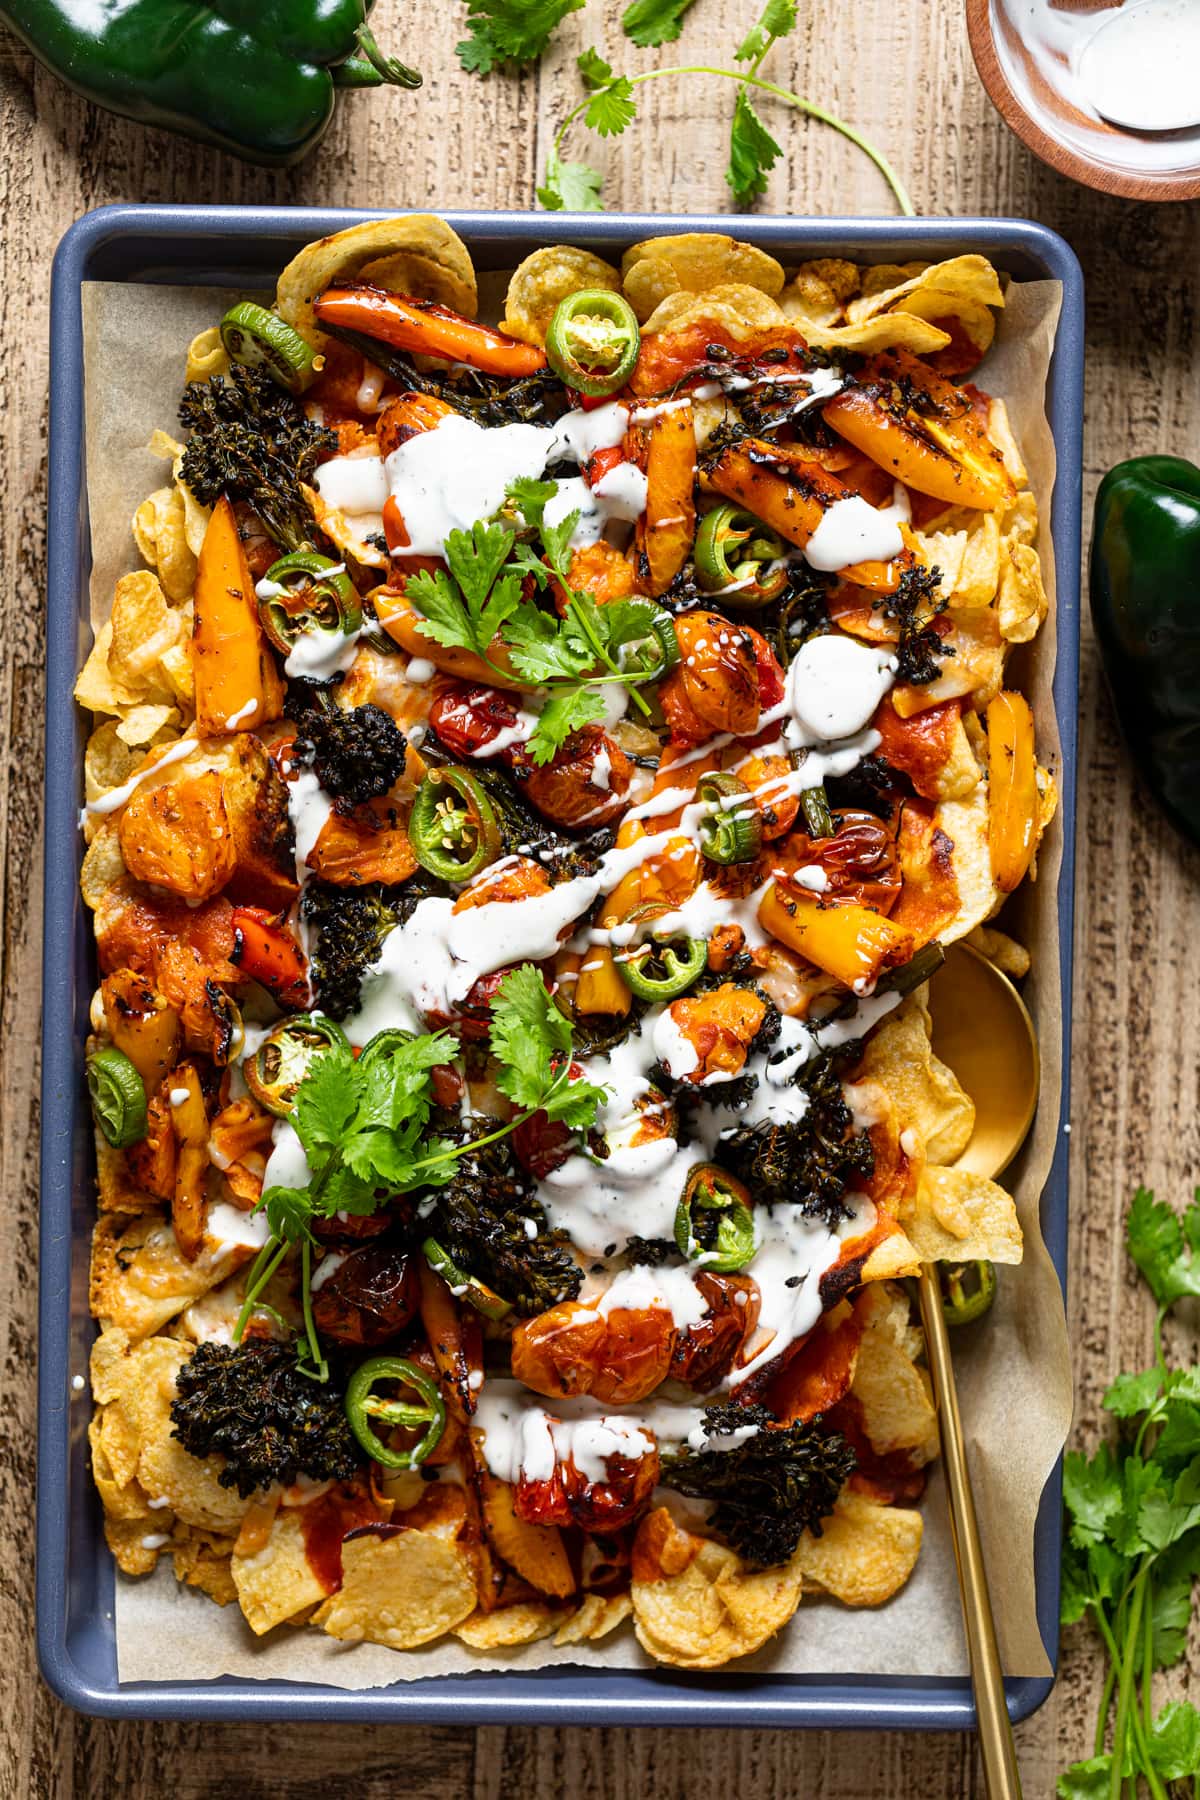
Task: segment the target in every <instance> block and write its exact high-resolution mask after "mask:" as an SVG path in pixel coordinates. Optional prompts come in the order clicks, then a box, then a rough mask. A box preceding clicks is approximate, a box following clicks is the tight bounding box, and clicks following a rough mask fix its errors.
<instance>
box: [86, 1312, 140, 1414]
mask: <svg viewBox="0 0 1200 1800" xmlns="http://www.w3.org/2000/svg"><path fill="white" fill-rule="evenodd" d="M132 1341H133V1340H132V1339H131V1338H130V1336H129V1333H128V1332H127V1331H121V1330H120V1329H119V1328H118V1327H116V1326H112V1327H107V1326H106V1327H105V1328H104V1329H103V1330H102V1331H101V1332H100V1333H99V1335H98V1336H97V1337H96V1338H94V1339H93V1341H92V1349H91V1355H90V1358H89V1374H90V1377H91V1384H92V1398H93V1399H94V1400H95V1401H97V1402H98V1403H99V1404H100V1405H104V1404H106V1403H107V1402H108V1401H109V1400H116V1399H117V1398H118V1396H119V1395H120V1392H121V1384H122V1382H123V1381H124V1379H125V1358H126V1356H127V1355H128V1352H129V1346H130V1344H131V1343H132Z"/></svg>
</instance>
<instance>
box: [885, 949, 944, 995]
mask: <svg viewBox="0 0 1200 1800" xmlns="http://www.w3.org/2000/svg"><path fill="white" fill-rule="evenodd" d="M945 960H946V952H945V950H944V949H943V947H942V945H941V944H939V943H938V942H937V940H936V938H935V939H934V941H933V942H932V943H930V944H922V945H921V948H920V949H919V950H918V951H917V952H916V954H915V956H911V957H910V958H909V960H908V961H907V962H906V963H902V964H901V965H900V967H899V968H898V969H886V970H885V971H884V973H883V974H882V975H881V976H880V977H879V980H878V981H877V982H876V983H875V992H876V993H877V994H911V993H912V991H913V989H914V988H919V987H920V985H921V983H922V982H923V981H928V980H929V978H930V976H932V975H936V974H937V972H938V970H939V969H940V968H941V966H942V964H943V963H944V962H945Z"/></svg>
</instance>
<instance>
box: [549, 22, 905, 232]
mask: <svg viewBox="0 0 1200 1800" xmlns="http://www.w3.org/2000/svg"><path fill="white" fill-rule="evenodd" d="M689 4H690V0H633V3H632V4H631V5H630V6H629V7H627V8H626V11H625V13H624V14H623V16H622V21H621V22H622V24H623V26H624V28H625V31H626V33H627V35H628V36H629V37H630V38H632V40H633V42H634V43H635V44H639V45H648V44H662V43H667V42H670V41H672V40H673V39H675V38H677V37H678V36H679V33H680V30H681V27H682V22H683V16H684V14H685V13H686V12H687V10H688V5H689ZM797 5H798V0H766V5H765V6H764V7H763V10H762V12H761V13H760V14H759V16H758V18H757V19H756V21H755V23H754V24H753V25H752V26H751V28H750V30H749V31H748V32H747V33H746V35H745V36H744V37H743V39H742V41H741V42H740V43H739V44H738V46H737V48H736V50H735V51H734V52H733V61H734V62H735V63H738V64H744V65H746V66H745V67H741V68H719V67H714V66H712V65H710V64H707V63H686V64H683V65H681V66H679V67H674V68H667V69H648V70H646V71H645V72H644V73H642V74H641V75H618V74H617V73H616V71H615V70H614V69H613V67H612V65H611V64H610V63H608V62H606V61H605V59H604V57H603V56H601V55H600V53H599V52H598V51H597V50H594V49H588V50H585V51H584V52H583V55H582V56H580V57H578V58H577V61H576V66H577V68H578V70H579V73H580V76H581V78H582V80H583V84H584V86H585V87H586V88H587V89H588V95H587V98H586V99H584V100H582V101H580V103H579V105H578V106H576V107H574V108H573V110H572V111H571V112H569V113H568V114H567V117H566V118H565V120H564V121H563V123H562V125H561V127H560V128H559V130H558V132H557V133H556V134H555V138H554V141H553V143H552V145H551V147H550V150H549V153H548V155H547V158H546V173H545V178H544V180H543V182H542V185H541V186H540V187H539V188H538V191H537V194H538V199H539V200H540V201H541V203H542V205H543V206H545V207H546V208H548V209H549V210H550V211H552V212H561V211H574V212H601V211H602V210H603V202H602V200H601V198H600V190H601V186H602V177H601V176H600V174H599V172H598V171H597V170H596V169H593V168H592V167H591V166H590V165H589V164H587V163H584V162H570V161H568V160H567V159H566V158H565V157H564V156H563V153H562V152H563V142H564V140H565V138H566V135H567V132H568V131H569V129H570V128H571V126H572V125H573V124H574V123H575V121H576V119H578V118H580V117H582V118H583V121H584V124H585V125H587V126H588V128H589V129H590V130H592V131H595V132H598V133H599V134H600V136H601V137H613V136H616V135H617V134H619V133H620V132H622V131H624V130H625V129H626V128H627V127H628V126H629V125H630V124H631V123H632V122H633V119H634V117H635V114H636V105H637V103H636V100H635V97H634V89H635V88H636V87H639V86H640V85H641V83H642V82H644V81H658V80H661V79H662V78H663V77H665V76H682V75H715V76H719V77H721V78H722V79H724V80H726V81H736V82H737V84H738V90H737V97H736V99H735V101H734V107H733V118H732V120H731V123H730V130H729V163H728V167H727V168H726V171H725V179H726V181H727V182H728V184H729V187H730V190H731V192H732V194H733V199H734V204H735V205H736V206H737V207H738V208H739V209H741V210H745V209H746V208H748V207H749V206H751V205H752V204H753V202H754V201H755V200H756V199H757V198H758V197H759V195H760V194H762V193H763V192H764V190H765V188H766V184H767V176H768V174H769V173H770V171H771V169H772V168H773V167H774V165H775V163H776V162H778V160H779V158H780V157H781V156H782V154H783V151H782V148H781V146H780V145H779V144H778V143H777V142H776V140H775V139H774V138H773V137H772V135H771V133H770V132H769V131H768V129H767V127H766V125H765V124H764V123H763V120H762V118H761V117H760V116H759V113H758V112H757V110H756V108H755V106H754V104H753V101H752V99H751V92H752V90H753V91H757V92H759V93H764V94H771V95H773V96H774V97H775V98H776V99H777V100H782V101H783V102H784V103H785V104H786V105H788V106H794V107H796V108H797V109H798V110H799V111H800V112H803V113H806V114H807V115H808V116H809V117H810V118H813V119H818V120H820V122H821V123H822V124H824V125H829V126H831V127H832V128H833V130H835V131H838V132H840V133H841V134H842V136H843V137H845V138H848V139H849V140H850V142H851V143H853V144H856V145H857V146H858V148H859V149H860V150H862V151H863V152H864V153H865V154H866V155H867V156H869V157H870V159H871V161H872V162H873V163H874V164H875V166H876V168H878V170H879V171H880V173H881V174H882V175H883V177H884V179H885V181H886V182H887V183H888V186H889V187H890V188H891V190H892V192H893V194H894V195H895V196H896V201H897V204H898V205H899V207H900V210H901V212H902V213H905V214H906V215H908V216H909V217H911V216H912V214H913V211H914V208H913V204H912V201H911V200H910V198H909V196H908V193H907V190H906V189H905V187H904V185H903V183H902V182H901V180H900V178H899V176H898V175H897V174H896V172H895V170H894V169H893V168H892V166H891V164H890V163H889V162H888V160H887V158H886V157H885V156H883V155H882V153H881V152H880V151H878V150H877V149H876V148H875V146H874V145H873V144H871V143H870V142H868V140H867V139H866V138H864V137H863V135H862V133H861V132H859V131H857V130H855V128H854V127H853V126H852V125H848V124H847V123H846V122H845V120H844V119H839V118H837V117H835V116H834V114H833V113H830V112H828V111H826V109H825V108H824V107H821V106H818V105H817V104H816V103H815V102H814V101H812V100H806V99H804V98H803V97H802V96H801V95H799V94H796V93H793V92H792V90H791V89H790V88H785V87H780V86H778V85H777V84H776V83H775V82H773V81H766V80H764V78H763V76H762V75H761V74H760V73H759V71H760V69H761V67H762V64H763V62H764V60H765V59H766V57H767V56H768V55H769V54H770V52H771V51H772V50H773V49H774V47H775V45H776V44H777V43H779V41H780V40H781V39H782V38H785V37H787V36H788V35H789V33H790V32H791V31H793V30H794V28H795V25H796V13H797Z"/></svg>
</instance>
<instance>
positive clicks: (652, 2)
mask: <svg viewBox="0 0 1200 1800" xmlns="http://www.w3.org/2000/svg"><path fill="white" fill-rule="evenodd" d="M692 3H693V0H630V4H629V5H628V6H627V7H626V8H625V11H624V12H623V13H622V14H621V29H622V31H623V32H624V33H625V36H626V37H627V38H632V39H633V42H634V43H635V44H636V45H637V46H638V48H639V49H641V50H649V49H651V48H653V46H654V45H656V44H673V43H674V42H675V39H676V38H677V37H678V36H679V33H680V32H681V31H682V29H683V15H684V13H685V12H687V10H688V8H689V7H690V6H691V5H692Z"/></svg>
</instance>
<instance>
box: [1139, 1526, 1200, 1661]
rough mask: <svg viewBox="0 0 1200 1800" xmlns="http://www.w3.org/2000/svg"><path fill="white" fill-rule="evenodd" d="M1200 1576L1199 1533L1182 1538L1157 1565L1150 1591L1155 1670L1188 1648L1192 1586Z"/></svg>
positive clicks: (1179, 1655)
mask: <svg viewBox="0 0 1200 1800" xmlns="http://www.w3.org/2000/svg"><path fill="white" fill-rule="evenodd" d="M1197 1575H1200V1532H1188V1533H1187V1535H1186V1536H1184V1537H1181V1538H1180V1540H1179V1542H1178V1543H1177V1544H1172V1546H1171V1548H1170V1549H1169V1550H1168V1551H1167V1552H1166V1554H1165V1555H1164V1556H1163V1557H1162V1558H1161V1560H1160V1561H1159V1562H1158V1563H1157V1564H1156V1565H1155V1569H1154V1586H1153V1588H1152V1589H1151V1593H1150V1617H1151V1620H1152V1624H1153V1645H1152V1650H1153V1656H1154V1666H1155V1668H1156V1669H1165V1668H1169V1667H1170V1665H1171V1664H1172V1663H1176V1662H1178V1661H1179V1658H1180V1657H1181V1656H1182V1655H1183V1653H1184V1651H1185V1650H1186V1649H1187V1640H1188V1624H1189V1621H1190V1619H1191V1615H1192V1586H1193V1583H1194V1582H1195V1579H1196V1576H1197Z"/></svg>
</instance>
